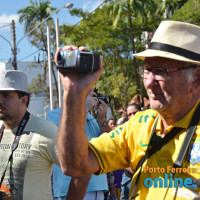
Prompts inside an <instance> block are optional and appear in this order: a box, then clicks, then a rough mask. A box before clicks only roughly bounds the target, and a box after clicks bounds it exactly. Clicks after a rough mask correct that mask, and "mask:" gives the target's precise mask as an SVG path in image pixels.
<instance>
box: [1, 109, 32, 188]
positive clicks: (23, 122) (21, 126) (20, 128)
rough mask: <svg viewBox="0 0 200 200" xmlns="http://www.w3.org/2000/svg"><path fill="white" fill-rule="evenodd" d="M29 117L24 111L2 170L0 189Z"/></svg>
mask: <svg viewBox="0 0 200 200" xmlns="http://www.w3.org/2000/svg"><path fill="white" fill-rule="evenodd" d="M29 116H30V113H29V112H28V111H26V113H25V115H24V116H23V118H22V120H21V121H20V123H19V126H18V128H17V132H16V135H15V138H14V141H13V144H12V147H11V150H12V152H11V154H10V156H9V159H8V162H7V165H6V167H5V169H4V172H3V175H2V176H1V181H0V187H1V185H2V183H3V179H4V177H5V174H6V170H7V167H8V164H9V162H10V161H11V160H12V158H13V153H14V151H15V150H16V149H17V147H18V144H19V141H20V138H21V135H22V132H23V130H24V128H25V126H26V124H27V122H28V120H29ZM4 128H5V127H4V126H3V127H2V128H1V129H2V131H1V135H0V143H1V139H2V137H3V132H4Z"/></svg>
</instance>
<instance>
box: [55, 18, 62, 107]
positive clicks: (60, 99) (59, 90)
mask: <svg viewBox="0 0 200 200" xmlns="http://www.w3.org/2000/svg"><path fill="white" fill-rule="evenodd" d="M56 47H57V49H58V48H59V47H60V40H59V19H58V18H56ZM58 105H59V107H62V90H61V82H60V72H59V71H58Z"/></svg>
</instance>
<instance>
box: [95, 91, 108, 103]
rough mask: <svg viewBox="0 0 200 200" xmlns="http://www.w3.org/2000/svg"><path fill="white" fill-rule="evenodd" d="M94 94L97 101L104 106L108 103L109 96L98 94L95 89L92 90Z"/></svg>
mask: <svg viewBox="0 0 200 200" xmlns="http://www.w3.org/2000/svg"><path fill="white" fill-rule="evenodd" d="M94 92H95V93H96V95H97V99H101V100H103V101H104V102H105V103H106V104H108V103H110V97H109V96H107V95H103V94H100V93H98V89H97V88H95V89H94Z"/></svg>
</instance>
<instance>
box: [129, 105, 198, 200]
mask: <svg viewBox="0 0 200 200" xmlns="http://www.w3.org/2000/svg"><path fill="white" fill-rule="evenodd" d="M199 113H200V103H199V104H198V105H197V107H196V109H195V112H194V114H193V116H192V119H191V121H190V124H189V127H188V129H187V133H186V136H185V139H184V141H183V144H182V146H181V149H180V151H179V155H178V158H177V160H176V161H175V163H174V164H173V167H174V168H180V167H181V166H182V163H183V159H184V157H185V154H186V152H187V149H188V147H189V144H190V141H191V139H192V137H193V135H194V133H195V130H196V128H197V125H198V123H199V121H200V114H199ZM157 122H158V119H157V120H156V122H155V124H154V127H153V130H152V132H151V136H150V140H149V144H148V147H147V151H146V153H145V155H144V156H143V157H142V158H141V160H140V161H139V163H138V165H137V167H136V171H137V170H138V169H139V168H140V171H139V173H138V175H137V178H136V182H135V185H134V188H133V192H132V195H131V198H130V199H135V198H136V197H137V196H138V195H139V194H135V191H136V188H137V185H138V182H139V178H140V175H141V172H142V166H143V164H144V162H145V161H146V160H147V159H148V158H150V157H151V156H152V155H153V154H154V153H156V152H157V151H158V150H160V149H161V148H162V147H163V146H164V145H165V144H167V143H168V142H169V141H170V140H171V139H172V138H174V137H175V136H176V135H177V134H178V133H180V131H182V130H183V128H179V127H174V128H173V129H172V130H171V131H170V132H169V133H167V135H166V136H165V137H164V138H163V139H161V140H160V141H159V143H158V144H156V145H154V146H153V147H152V148H151V149H150V146H151V143H152V138H153V137H154V135H156V133H155V130H156V125H157Z"/></svg>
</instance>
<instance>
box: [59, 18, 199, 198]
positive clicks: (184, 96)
mask: <svg viewBox="0 0 200 200" xmlns="http://www.w3.org/2000/svg"><path fill="white" fill-rule="evenodd" d="M64 49H71V50H73V49H76V47H74V46H66V47H65V48H64ZM80 50H85V48H84V47H81V48H80ZM135 57H137V58H140V59H143V60H144V71H143V74H142V77H143V80H144V86H145V88H146V90H147V93H148V96H149V99H150V106H151V108H152V109H149V110H146V111H142V112H137V113H136V115H135V116H134V117H132V118H131V119H130V120H129V121H128V122H126V123H125V124H124V125H121V126H118V127H117V128H116V129H115V130H113V131H112V132H110V133H109V134H102V135H101V136H100V137H99V138H94V139H92V140H91V141H90V142H89V143H88V141H87V138H86V136H85V133H84V102H85V96H86V94H87V91H88V90H89V88H91V86H92V85H93V84H95V82H96V81H97V80H98V78H99V76H100V74H101V72H102V71H103V68H102V66H101V67H100V69H99V70H98V71H96V72H94V73H88V74H85V75H83V74H78V73H73V72H63V73H62V74H61V77H62V84H63V86H64V98H63V115H62V119H61V124H60V129H59V136H58V146H59V159H60V162H61V166H62V170H63V172H64V173H66V174H69V175H73V176H80V175H83V174H90V173H95V174H102V173H107V172H109V171H114V170H118V169H123V168H127V167H129V166H130V167H131V169H132V171H133V172H134V176H133V181H132V187H131V192H130V195H129V197H132V199H139V200H144V199H147V200H152V199H156V200H160V199H167V200H171V199H176V200H177V199H178V200H179V199H195V198H196V199H199V198H200V197H199V195H198V193H199V191H200V188H199V187H198V186H199V185H200V184H199V182H200V181H199V180H198V179H200V173H199V167H200V154H199V151H200V142H199V141H200V129H199V126H198V123H199V115H200V114H199V113H200V111H199V108H200V106H198V104H199V99H200V27H198V26H195V25H192V24H188V23H183V22H176V21H163V22H162V23H161V24H160V25H159V27H158V29H157V31H156V32H155V34H154V37H153V38H152V41H151V44H150V46H149V48H148V49H147V50H145V51H144V52H141V53H138V54H135ZM71 113H73V115H71ZM77 120H78V123H79V126H76V123H77Z"/></svg>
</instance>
